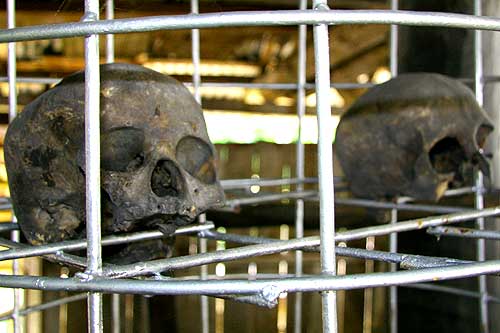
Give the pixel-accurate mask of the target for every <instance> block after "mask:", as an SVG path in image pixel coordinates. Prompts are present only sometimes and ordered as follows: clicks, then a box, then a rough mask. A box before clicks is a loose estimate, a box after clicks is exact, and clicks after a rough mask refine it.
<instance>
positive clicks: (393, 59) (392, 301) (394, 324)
mask: <svg viewBox="0 0 500 333" xmlns="http://www.w3.org/2000/svg"><path fill="white" fill-rule="evenodd" d="M398 9H399V0H391V10H398ZM389 61H390V64H389V67H390V70H391V76H392V77H396V76H397V75H398V71H399V69H398V26H397V25H395V24H393V25H391V38H390V60H389ZM397 221H398V211H397V209H392V210H391V223H392V224H393V223H396V222H397ZM397 250H398V234H397V233H391V234H390V235H389V251H390V252H397ZM396 270H397V266H396V264H390V271H391V272H395V271H396ZM389 317H390V320H389V327H390V332H391V333H397V331H398V289H397V287H395V286H392V287H389Z"/></svg>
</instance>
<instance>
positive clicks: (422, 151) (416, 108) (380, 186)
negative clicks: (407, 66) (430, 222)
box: [335, 73, 493, 200]
mask: <svg viewBox="0 0 500 333" xmlns="http://www.w3.org/2000/svg"><path fill="white" fill-rule="evenodd" d="M492 129H493V125H492V124H491V122H490V120H489V119H488V116H487V115H486V113H485V112H484V111H483V110H482V109H481V108H480V107H479V105H478V104H477V102H476V99H475V97H474V94H473V93H472V91H471V90H470V89H469V88H467V87H466V86H465V85H463V84H462V83H460V82H459V81H457V80H454V79H451V78H448V77H445V76H443V75H438V74H428V73H414V74H404V75H400V76H398V77H396V78H394V79H392V80H390V81H388V82H386V83H383V84H381V85H378V86H375V87H373V88H371V89H370V90H369V91H368V92H367V93H366V94H364V95H363V96H361V97H360V98H359V99H358V100H357V101H356V102H355V103H354V104H353V105H352V107H351V108H350V109H349V110H348V111H347V112H346V113H345V114H344V115H343V116H342V118H341V121H340V123H339V126H338V129H337V134H336V142H335V146H336V154H337V156H338V158H339V162H340V164H341V166H342V169H343V171H344V173H345V175H346V178H347V180H348V182H349V183H350V188H351V191H352V193H353V194H354V195H355V196H359V197H365V198H373V199H382V198H395V197H398V196H411V197H413V198H415V199H421V200H438V199H439V198H440V197H441V196H442V195H443V193H444V191H445V190H446V189H447V188H448V186H449V185H453V186H460V185H462V184H463V182H464V179H465V176H466V175H469V174H471V173H472V169H473V167H474V166H478V167H479V168H480V169H481V170H482V171H483V172H486V173H487V172H488V164H487V162H486V160H485V159H484V157H483V155H482V150H481V147H482V145H483V144H484V141H485V139H486V137H487V135H488V134H489V133H490V132H491V131H492Z"/></svg>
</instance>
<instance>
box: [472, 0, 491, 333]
mask: <svg viewBox="0 0 500 333" xmlns="http://www.w3.org/2000/svg"><path fill="white" fill-rule="evenodd" d="M474 15H476V16H481V15H482V1H481V0H474ZM474 59H475V73H474V78H475V81H474V82H475V84H474V90H475V93H476V100H477V102H478V104H479V105H480V106H483V104H484V95H483V94H484V84H483V75H484V73H483V41H482V32H481V30H475V32H474ZM483 182H484V179H483V174H482V173H481V171H478V172H477V174H476V193H475V206H476V209H483V208H484V198H483V189H484V183H483ZM476 226H477V228H478V229H479V230H484V218H479V219H477V220H476ZM476 244H477V245H476V247H477V260H478V261H484V260H486V244H485V240H484V239H478V240H477V243H476ZM478 284H479V285H478V287H479V294H480V296H481V297H480V299H479V318H480V323H481V324H480V332H482V333H488V332H489V326H488V287H487V282H486V276H485V275H481V276H479V277H478Z"/></svg>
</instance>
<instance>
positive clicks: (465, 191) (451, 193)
mask: <svg viewBox="0 0 500 333" xmlns="http://www.w3.org/2000/svg"><path fill="white" fill-rule="evenodd" d="M475 192H476V188H475V187H461V188H454V189H449V190H446V192H444V196H445V197H455V196H459V195H464V194H470V193H475Z"/></svg>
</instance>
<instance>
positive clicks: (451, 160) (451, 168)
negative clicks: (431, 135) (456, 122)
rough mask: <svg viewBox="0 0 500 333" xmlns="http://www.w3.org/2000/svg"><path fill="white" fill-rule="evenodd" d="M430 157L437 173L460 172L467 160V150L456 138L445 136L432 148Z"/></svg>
mask: <svg viewBox="0 0 500 333" xmlns="http://www.w3.org/2000/svg"><path fill="white" fill-rule="evenodd" d="M429 158H430V160H431V164H432V167H433V168H434V170H436V172H437V173H451V172H458V171H459V168H460V165H461V164H462V163H463V162H464V161H465V151H464V149H463V148H462V146H461V145H460V143H459V142H458V140H457V139H456V138H452V137H445V138H444V139H441V140H439V141H438V142H436V144H435V145H434V146H433V147H432V148H431V150H430V151H429Z"/></svg>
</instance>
